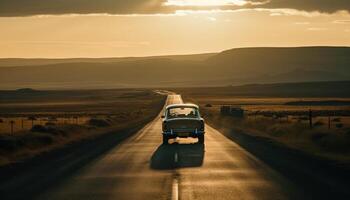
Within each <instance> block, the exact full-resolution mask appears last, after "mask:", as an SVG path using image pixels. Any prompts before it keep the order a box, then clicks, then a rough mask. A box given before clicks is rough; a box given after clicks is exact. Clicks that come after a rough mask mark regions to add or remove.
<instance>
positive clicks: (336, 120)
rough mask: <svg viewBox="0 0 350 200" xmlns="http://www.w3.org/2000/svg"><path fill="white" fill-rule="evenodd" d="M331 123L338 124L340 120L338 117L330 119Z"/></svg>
mask: <svg viewBox="0 0 350 200" xmlns="http://www.w3.org/2000/svg"><path fill="white" fill-rule="evenodd" d="M332 122H340V118H339V117H338V118H334V119H332Z"/></svg>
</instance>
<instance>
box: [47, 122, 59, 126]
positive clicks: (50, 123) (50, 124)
mask: <svg viewBox="0 0 350 200" xmlns="http://www.w3.org/2000/svg"><path fill="white" fill-rule="evenodd" d="M55 125H56V124H55V123H54V122H46V123H45V126H55Z"/></svg>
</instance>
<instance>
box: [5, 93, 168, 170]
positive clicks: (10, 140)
mask: <svg viewBox="0 0 350 200" xmlns="http://www.w3.org/2000/svg"><path fill="white" fill-rule="evenodd" d="M165 97H166V96H164V95H159V94H156V93H154V92H153V91H151V90H137V89H129V90H124V89H119V90H79V91H78V90H76V91H35V90H30V89H25V90H17V91H0V165H4V164H6V163H11V162H16V161H18V160H21V159H26V158H29V157H32V156H35V155H37V154H40V153H42V152H47V151H51V150H52V149H56V148H60V147H63V146H65V145H69V144H71V143H74V142H78V141H81V140H83V139H84V140H85V139H93V138H95V137H98V136H99V135H102V134H104V133H106V132H111V131H115V132H116V134H118V132H119V131H120V130H125V129H132V128H134V127H136V126H138V125H140V124H143V123H147V122H148V121H150V120H152V119H153V118H154V117H155V116H156V115H157V114H158V113H159V111H160V110H161V109H162V107H163V105H164V101H165Z"/></svg>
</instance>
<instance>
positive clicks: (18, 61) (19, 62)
mask: <svg viewBox="0 0 350 200" xmlns="http://www.w3.org/2000/svg"><path fill="white" fill-rule="evenodd" d="M216 54H217V53H204V54H190V55H169V56H150V57H120V58H118V57H115V58H57V59H49V58H0V67H20V66H41V65H51V64H64V63H113V62H123V61H124V62H125V61H137V60H147V59H158V58H168V59H172V60H179V61H181V60H187V61H203V60H206V59H208V58H209V57H211V56H214V55H216Z"/></svg>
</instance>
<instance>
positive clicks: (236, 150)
mask: <svg viewBox="0 0 350 200" xmlns="http://www.w3.org/2000/svg"><path fill="white" fill-rule="evenodd" d="M181 102H182V99H181V96H180V95H169V96H168V100H167V104H172V103H181ZM205 139H206V141H205V145H200V144H195V143H196V142H197V141H196V139H177V140H174V141H170V143H172V144H171V145H162V144H161V141H162V137H161V119H160V118H157V119H155V120H154V121H153V122H151V123H150V124H148V125H147V126H146V127H144V128H143V129H142V130H140V131H139V132H138V133H136V134H135V135H133V136H132V137H130V138H128V139H126V140H125V141H123V142H122V143H120V144H119V145H117V146H115V147H114V148H112V149H111V150H110V151H108V152H107V153H105V154H103V155H102V156H100V157H99V158H98V159H95V160H94V161H93V162H92V163H89V164H88V165H86V166H84V167H83V168H82V169H80V170H79V171H78V172H77V173H75V174H74V175H72V176H70V177H69V178H68V179H66V180H65V181H62V182H61V183H59V184H58V185H55V187H52V188H51V189H49V190H48V191H45V192H43V193H42V194H41V195H40V196H39V197H38V199H42V200H48V199H50V200H54V199H72V200H74V199H84V200H87V199H118V200H119V199H127V200H132V199H173V200H176V199H208V200H213V199H306V198H307V197H306V196H304V194H303V192H302V190H300V188H298V187H297V186H295V185H294V184H293V183H291V182H290V181H288V179H286V178H285V177H284V176H282V175H281V174H279V173H278V172H277V171H274V170H273V169H272V168H270V167H269V166H267V165H265V164H264V163H263V162H262V161H260V160H258V159H257V158H256V157H254V156H253V155H251V154H250V153H248V152H246V151H245V150H244V149H242V148H241V147H240V146H238V145H237V144H236V143H234V142H232V141H231V140H229V139H227V138H226V137H224V136H223V135H222V134H221V133H219V132H218V131H217V130H215V129H213V128H212V127H210V126H206V135H205Z"/></svg>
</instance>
